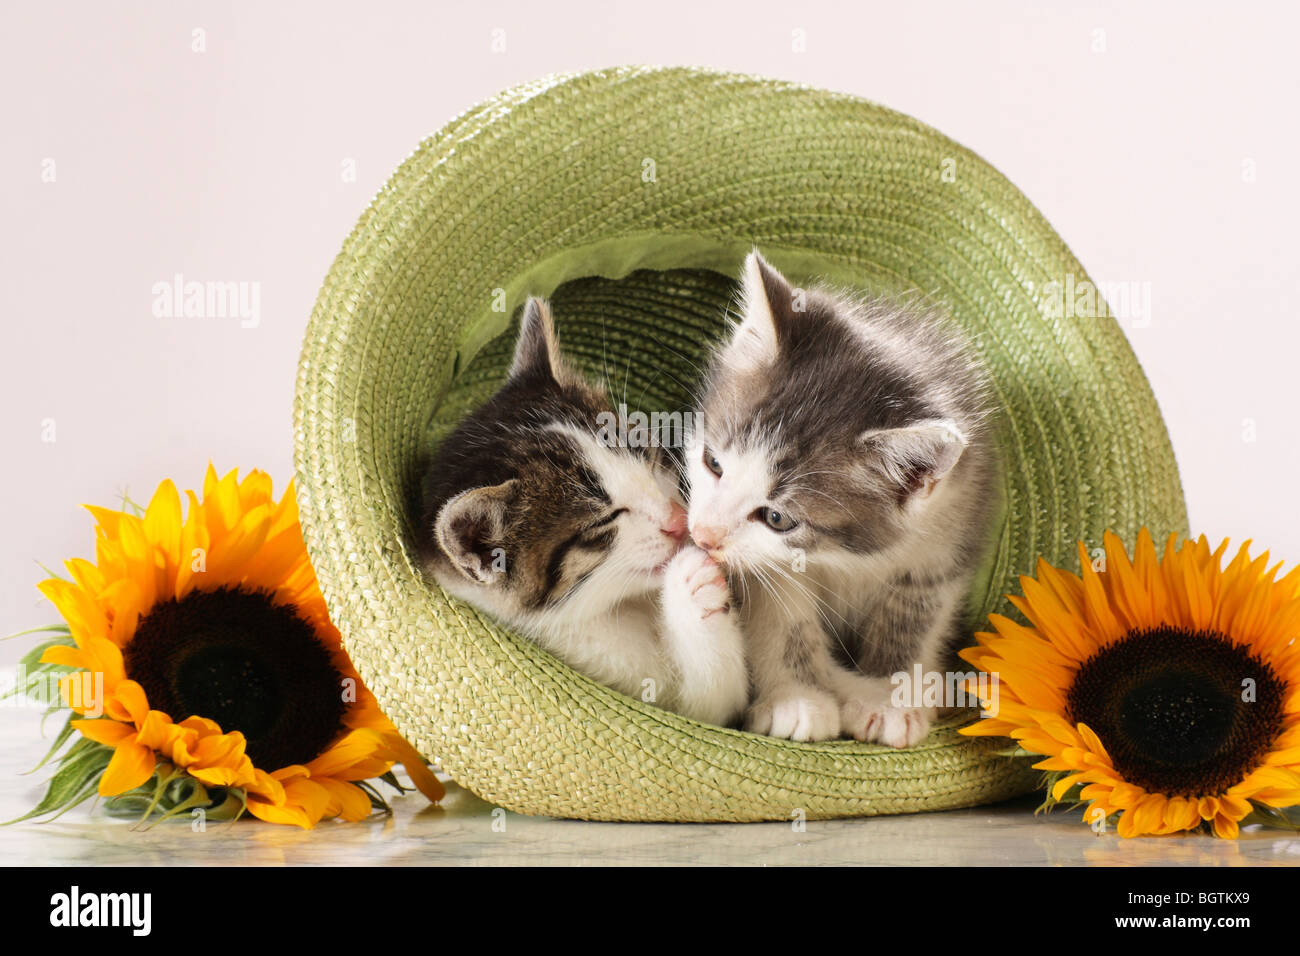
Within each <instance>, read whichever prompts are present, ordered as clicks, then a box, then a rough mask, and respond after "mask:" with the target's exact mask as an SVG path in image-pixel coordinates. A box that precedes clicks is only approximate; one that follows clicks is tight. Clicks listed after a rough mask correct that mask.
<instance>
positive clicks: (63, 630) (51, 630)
mask: <svg viewBox="0 0 1300 956" xmlns="http://www.w3.org/2000/svg"><path fill="white" fill-rule="evenodd" d="M28 634H66V635H68V640H67V641H65V642H64V643H66V644H74V643H75V642H74V641H73V640H72V631H71V629H70V628H69V627H68V625H66V624H47V625H45V626H44V627H29V628H27V629H26V630H24V631H15V632H14V633H12V634H6V635H5V636H4V637H0V641H12V640H13V639H14V638H15V637H26V636H27V635H28Z"/></svg>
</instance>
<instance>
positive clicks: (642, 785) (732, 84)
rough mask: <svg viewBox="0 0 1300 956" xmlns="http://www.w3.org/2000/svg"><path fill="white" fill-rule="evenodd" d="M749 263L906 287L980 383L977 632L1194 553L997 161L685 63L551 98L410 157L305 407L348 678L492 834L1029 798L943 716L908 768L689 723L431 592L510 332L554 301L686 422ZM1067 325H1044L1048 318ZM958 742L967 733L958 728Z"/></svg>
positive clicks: (1144, 405)
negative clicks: (431, 514)
mask: <svg viewBox="0 0 1300 956" xmlns="http://www.w3.org/2000/svg"><path fill="white" fill-rule="evenodd" d="M755 244H757V245H758V247H759V248H761V249H762V250H763V252H764V253H765V254H766V255H768V256H769V258H770V259H771V261H772V262H773V263H774V264H775V265H776V266H777V267H778V268H780V269H782V270H783V271H785V272H787V274H789V275H790V276H791V277H792V278H794V279H796V280H799V279H803V278H811V277H817V276H820V277H827V278H829V279H831V280H832V281H837V282H840V283H848V284H853V285H857V286H859V287H864V288H869V289H873V290H878V291H886V292H892V291H900V292H901V291H904V290H909V289H911V290H919V291H920V292H921V293H923V294H925V295H927V296H929V297H931V298H932V299H933V300H934V301H936V302H937V303H940V304H941V305H942V306H943V307H944V308H946V309H947V310H948V311H949V312H950V313H951V315H952V316H953V318H954V319H955V321H956V322H957V323H959V324H960V326H961V327H962V328H963V329H964V330H965V332H966V333H967V334H968V335H969V336H970V337H971V338H972V339H973V340H974V342H975V343H976V345H977V347H978V349H979V350H980V352H981V354H982V355H983V357H984V359H985V361H986V362H987V363H988V364H989V366H990V369H991V371H992V374H993V377H994V380H995V384H996V393H997V399H998V401H999V402H1000V404H1001V407H1002V409H1003V412H1004V413H1003V415H1002V421H1001V423H1000V429H1001V432H1000V433H1001V441H1002V445H1003V450H1004V455H1005V459H1006V466H1007V467H1006V479H1005V482H1004V490H1003V500H1002V502H1001V505H1002V508H1003V519H1002V521H1001V522H1000V524H999V527H998V528H997V540H996V543H995V544H994V545H993V547H992V549H991V552H990V558H989V560H988V562H987V564H986V567H985V568H984V573H983V574H982V575H981V576H980V579H979V581H978V582H977V586H976V587H975V589H974V591H973V593H972V598H971V621H972V623H973V622H975V621H976V620H982V619H983V616H984V615H985V614H986V613H987V612H989V611H993V610H1001V611H1007V612H1009V613H1014V612H1013V611H1010V608H1009V605H1008V604H1007V602H1006V601H1005V598H1004V594H1005V592H1008V591H1011V590H1014V589H1015V588H1016V587H1017V586H1018V585H1017V579H1016V575H1017V574H1019V573H1025V572H1029V571H1032V568H1033V564H1034V561H1035V559H1036V558H1037V557H1038V556H1039V555H1040V554H1041V555H1044V556H1046V557H1047V558H1048V559H1049V560H1052V561H1053V562H1056V563H1060V564H1064V565H1072V566H1074V567H1076V568H1077V560H1078V559H1077V557H1076V556H1075V554H1074V547H1075V541H1076V540H1078V539H1082V540H1084V541H1085V542H1088V543H1089V544H1090V546H1091V545H1094V544H1096V545H1099V544H1100V542H1101V535H1102V531H1103V529H1105V528H1113V529H1115V530H1116V531H1117V532H1118V533H1120V534H1121V535H1122V536H1123V537H1124V538H1125V539H1126V540H1128V541H1132V539H1133V538H1134V536H1135V534H1136V532H1137V530H1138V528H1139V527H1141V526H1142V525H1144V524H1145V525H1148V526H1149V527H1150V528H1151V529H1152V531H1153V533H1155V534H1156V536H1157V539H1159V538H1160V537H1161V536H1162V535H1165V534H1167V533H1169V532H1179V533H1186V516H1185V511H1184V505H1183V498H1182V491H1181V487H1180V485H1179V480H1178V473H1177V469H1176V467H1175V463H1174V457H1173V453H1172V450H1171V448H1170V444H1169V439H1168V435H1167V433H1166V431H1165V428H1164V425H1163V423H1162V420H1161V416H1160V411H1159V408H1158V407H1157V405H1156V402H1155V399H1154V397H1153V396H1152V393H1151V390H1150V387H1149V386H1148V384H1147V382H1146V379H1145V378H1144V376H1143V374H1142V371H1141V369H1140V367H1139V366H1138V364H1137V361H1136V359H1135V358H1134V356H1133V354H1132V351H1131V350H1130V348H1129V345H1128V343H1127V341H1126V340H1125V338H1124V335H1123V333H1122V331H1121V330H1120V328H1119V326H1118V324H1117V323H1116V321H1115V320H1114V319H1113V318H1111V317H1109V315H1107V314H1105V305H1104V304H1103V303H1100V301H1099V300H1098V303H1097V306H1096V309H1095V310H1094V311H1100V312H1102V313H1103V314H1101V315H1096V314H1085V315H1076V314H1073V311H1076V310H1071V309H1070V308H1069V303H1067V304H1066V308H1065V309H1062V308H1061V307H1060V305H1061V302H1060V299H1061V295H1060V289H1061V288H1063V287H1064V288H1073V289H1078V288H1080V287H1081V284H1082V283H1086V281H1087V277H1086V275H1085V274H1084V272H1083V269H1082V268H1081V267H1080V266H1079V264H1078V262H1077V261H1076V260H1075V259H1074V257H1073V256H1072V255H1071V254H1070V252H1069V251H1068V250H1067V249H1066V247H1065V245H1064V244H1063V243H1062V242H1061V240H1060V239H1059V238H1058V237H1057V236H1056V234H1055V233H1054V232H1053V231H1052V230H1051V228H1050V227H1049V226H1048V225H1047V223H1046V222H1045V221H1044V220H1043V218H1042V216H1041V215H1040V214H1039V213H1038V212H1037V211H1036V210H1035V209H1034V208H1033V206H1032V205H1030V203H1029V201H1028V200H1027V199H1025V197H1024V196H1022V195H1021V194H1020V193H1019V192H1018V191H1017V190H1016V189H1015V188H1014V187H1013V186H1012V185H1011V184H1010V183H1008V182H1007V181H1006V179H1004V178H1003V177H1002V176H1001V175H1000V174H999V173H997V172H996V171H995V170H993V169H992V168H990V167H989V166H988V165H987V164H986V163H984V162H983V161H982V160H980V159H979V158H978V157H976V156H974V155H973V154H972V153H970V152H969V151H967V150H965V149H963V148H962V147H960V146H958V145H957V144H955V143H953V142H952V141H950V140H948V139H947V138H945V137H944V136H942V135H940V134H939V133H937V132H935V131H934V130H932V129H930V128H928V127H926V126H924V125H922V124H921V123H918V122H917V121H915V120H913V119H911V118H909V117H906V116H903V115H900V114H898V113H895V112H892V111H890V110H887V109H884V108H882V107H880V106H876V105H874V104H872V103H869V102H865V101H863V100H860V99H857V98H854V97H850V96H845V95H839V94H832V93H827V92H823V91H819V90H812V89H808V88H805V87H800V86H796V85H792V84H789V83H784V82H776V81H770V80H760V79H755V78H751V77H742V76H734V75H726V74H719V73H713V72H708V71H701V70H688V69H654V68H622V69H613V70H605V71H598V72H591V73H584V74H580V75H571V76H559V77H548V78H546V79H543V80H541V81H538V82H536V83H533V84H530V85H527V86H523V87H519V88H516V89H512V90H509V91H507V92H505V93H502V94H500V95H499V96H497V97H495V98H493V99H491V100H489V101H487V102H485V103H482V104H481V105H479V106H477V107H475V108H474V109H472V110H470V111H469V112H467V113H465V114H463V115H462V116H460V117H458V118H457V119H455V120H453V121H452V122H450V123H449V124H447V125H446V126H445V127H444V128H443V129H441V130H440V131H439V132H437V133H435V134H434V135H432V136H431V137H429V138H428V139H427V140H425V141H424V142H423V143H422V144H421V145H420V146H419V148H418V149H417V150H416V151H415V153H413V154H412V155H411V156H410V157H409V158H408V159H407V160H406V162H404V163H403V164H402V166H401V168H400V169H398V171H397V172H396V173H395V174H394V176H393V177H392V179H391V180H390V181H389V182H388V184H387V185H386V186H385V187H384V189H383V190H382V191H381V192H380V193H379V195H378V196H377V197H376V198H375V199H374V201H373V202H372V203H371V205H370V206H369V208H368V209H367V210H366V212H365V213H364V215H363V216H362V217H361V219H360V221H359V222H358V223H357V226H356V228H355V229H354V230H353V232H352V234H351V235H350V236H349V237H348V239H347V242H346V244H345V245H344V248H343V251H342V252H341V253H340V255H339V257H338V259H337V260H336V261H335V263H334V265H333V267H332V269H331V270H330V273H329V276H328V278H327V279H326V281H325V284H324V287H323V289H322V290H321V293H320V297H319V299H318V301H317V303H316V307H315V310H314V312H313V314H312V319H311V323H310V326H309V328H308V330H307V334H306V340H305V344H304V347H303V352H302V359H301V364H300V368H299V375H298V383H297V397H296V402H295V421H294V425H295V445H296V468H297V480H298V496H299V504H300V507H301V515H302V525H303V531H304V534H305V537H306V541H307V547H308V549H309V551H310V553H311V557H312V560H313V562H314V564H315V568H316V572H317V574H318V576H319V578H320V582H321V586H322V589H323V590H324V594H325V597H326V600H327V601H328V603H329V608H330V612H331V614H332V615H333V617H334V620H335V622H336V623H337V624H338V626H339V628H340V630H341V631H342V633H343V635H344V638H345V640H346V643H347V648H348V650H349V652H350V653H351V655H352V657H353V659H354V661H355V662H356V665H357V668H358V670H359V671H360V672H361V674H362V676H363V677H364V679H365V680H366V682H367V683H368V685H369V686H370V687H371V688H372V689H373V691H374V692H375V694H376V695H377V696H378V698H379V701H380V703H381V704H382V705H383V707H384V709H385V711H386V712H387V713H388V715H389V716H390V717H391V718H392V719H393V721H394V722H395V723H396V724H397V726H398V727H399V728H400V729H401V730H402V732H403V733H404V734H406V736H407V737H408V739H409V740H410V741H411V742H412V743H413V744H414V745H415V746H416V747H418V748H419V749H420V750H421V751H422V752H423V753H424V754H426V755H427V756H428V757H430V758H431V759H433V760H434V761H436V762H437V763H438V764H439V765H440V766H442V767H443V768H444V769H445V770H446V771H447V772H448V773H450V774H451V775H452V776H453V777H454V778H455V779H456V780H457V781H458V782H459V783H461V784H462V785H464V786H466V787H468V788H469V789H471V790H473V791H474V792H475V793H477V794H478V795H479V796H481V797H482V798H484V799H485V800H488V801H491V802H493V803H495V804H497V805H499V806H502V807H505V808H507V809H509V810H512V811H517V812H521V813H533V814H549V815H554V816H561V817H576V818H585V819H601V820H683V821H685V820H790V819H791V818H792V816H798V814H800V813H802V814H803V815H804V816H805V817H806V818H807V819H817V818H826V817H834V816H849V815H872V814H883V813H901V812H910V811H919V810H934V809H946V808H953V807H961V806H971V805H975V804H979V803H984V802H991V801H994V800H999V799H1003V798H1006V797H1009V796H1013V795H1016V794H1020V793H1024V792H1026V791H1027V790H1028V789H1030V788H1031V787H1032V786H1033V785H1034V784H1035V783H1036V776H1037V775H1036V774H1035V773H1033V772H1032V771H1030V770H1029V769H1028V767H1027V764H1026V763H1025V762H1023V761H1020V760H1010V759H1007V758H1005V757H1001V756H997V755H996V754H994V753H993V750H994V749H997V745H996V744H992V743H990V742H989V741H987V740H978V739H973V740H972V739H967V738H963V737H960V736H959V735H957V733H956V732H955V728H956V726H958V725H959V724H960V723H961V722H962V720H958V719H950V720H946V721H943V722H941V723H940V724H939V725H938V726H937V727H936V728H935V730H934V732H933V733H932V734H931V735H930V737H929V738H928V739H927V740H926V741H925V742H924V743H922V744H921V745H920V746H917V747H915V748H912V749H910V750H905V751H894V750H890V749H888V748H881V747H876V746H868V745H864V744H859V743H856V742H853V741H834V742H826V743H817V744H801V743H792V742H789V741H779V740H773V739H769V738H766V737H759V736H755V735H752V734H745V733H741V732H739V731H734V730H727V729H722V728H718V727H711V726H706V725H703V724H700V723H697V722H694V721H691V720H688V719H686V718H683V717H679V716H676V715H674V714H669V713H666V712H663V711H660V710H658V709H657V708H655V707H653V706H651V705H649V704H645V703H642V702H640V701H637V700H632V699H629V698H627V697H625V696H623V695H621V694H618V693H616V692H613V691H610V690H608V689H606V688H604V687H601V686H599V685H597V684H595V683H594V682H592V681H590V680H588V679H586V678H584V677H583V676H581V675H579V674H577V673H575V672H574V671H572V670H571V669H570V668H568V667H566V666H565V665H563V664H561V663H560V662H559V661H557V660H556V659H554V658H553V657H551V656H550V655H548V654H546V653H545V652H543V651H541V650H540V649H538V648H537V647H535V646H533V645H532V644H530V643H528V642H526V641H524V640H522V639H520V638H518V637H516V636H515V635H513V634H511V633H510V632H509V631H507V630H505V629H503V628H501V627H499V626H497V625H496V624H494V623H493V622H492V621H491V620H490V619H488V618H487V617H486V616H485V615H481V614H479V613H477V612H476V611H475V610H474V609H473V608H471V607H468V606H466V605H464V604H462V603H459V602H457V601H454V600H451V599H449V598H448V597H446V596H445V595H444V594H443V593H442V592H441V591H440V590H439V589H438V588H437V587H436V586H433V585H430V584H428V583H426V582H425V581H424V580H423V578H422V576H421V574H420V571H419V568H418V566H417V565H416V563H415V558H414V553H415V552H414V548H413V546H412V541H413V536H412V523H411V522H412V517H413V515H414V514H415V513H417V512H415V511H414V510H413V509H414V507H415V503H416V501H417V498H418V486H419V478H420V475H419V469H420V461H421V458H422V455H423V454H424V453H425V452H427V450H428V448H429V447H430V444H431V443H432V442H434V441H436V440H437V438H438V437H439V436H440V435H441V434H442V433H444V432H445V430H446V428H447V427H449V425H450V424H452V423H454V422H455V421H456V419H457V417H458V416H459V415H461V414H463V413H464V412H465V411H466V410H467V409H469V408H471V407H473V405H474V404H475V403H476V402H479V401H481V400H482V399H483V398H485V397H486V396H487V395H488V394H489V393H490V392H491V391H492V389H493V388H494V387H495V386H496V385H498V384H499V383H500V381H501V380H502V376H503V374H504V371H505V368H506V364H507V360H508V356H509V354H510V348H511V344H512V342H511V336H512V333H511V329H510V322H511V316H512V315H514V314H516V313H517V310H518V307H519V306H520V305H521V304H522V303H523V301H524V299H525V297H526V296H528V295H530V294H538V295H548V296H551V297H552V299H553V302H554V307H555V315H556V320H557V324H558V328H559V332H560V337H561V340H562V342H563V344H564V346H565V348H566V350H567V351H569V352H571V353H572V354H574V355H575V356H577V357H578V359H579V361H580V364H582V365H583V366H584V368H585V369H586V370H587V371H588V372H591V373H593V374H605V373H608V378H609V380H611V382H612V387H613V388H614V391H615V394H616V396H617V395H619V394H621V395H624V396H626V397H627V399H628V402H629V404H630V405H633V406H634V407H641V408H645V409H647V410H649V409H672V408H677V407H681V405H682V403H684V402H685V401H686V395H687V387H688V386H689V384H690V380H691V377H692V369H693V367H694V365H695V364H696V363H698V362H699V361H700V356H701V354H702V352H703V349H704V348H705V346H706V345H707V343H708V342H709V340H710V338H711V337H713V336H715V335H717V334H718V333H719V331H720V329H721V317H722V313H723V309H724V307H725V306H726V305H727V303H728V300H729V298H730V297H731V295H732V294H733V293H734V285H733V282H732V277H733V276H735V275H737V273H738V271H739V266H740V263H741V260H742V258H743V256H744V254H745V253H746V252H747V251H748V250H749V249H750V248H751V247H752V246H753V245H755ZM1063 313H1064V314H1063ZM963 719H970V718H969V717H967V718H963Z"/></svg>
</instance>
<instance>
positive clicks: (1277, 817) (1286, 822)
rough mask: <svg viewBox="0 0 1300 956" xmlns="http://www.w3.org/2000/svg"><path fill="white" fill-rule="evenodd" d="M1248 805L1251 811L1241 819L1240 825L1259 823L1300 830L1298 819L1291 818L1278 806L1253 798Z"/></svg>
mask: <svg viewBox="0 0 1300 956" xmlns="http://www.w3.org/2000/svg"><path fill="white" fill-rule="evenodd" d="M1250 805H1251V807H1252V808H1253V809H1252V812H1251V813H1250V815H1249V816H1247V817H1246V818H1245V819H1244V820H1242V821H1241V825H1242V826H1248V825H1249V824H1252V823H1260V824H1263V825H1264V826H1266V827H1277V828H1278V829H1282V830H1295V831H1300V820H1295V819H1293V818H1292V816H1291V815H1290V814H1289V813H1287V812H1286V811H1285V810H1283V809H1281V808H1280V807H1270V806H1268V804H1265V803H1257V802H1255V801H1254V800H1252V801H1251V802H1250Z"/></svg>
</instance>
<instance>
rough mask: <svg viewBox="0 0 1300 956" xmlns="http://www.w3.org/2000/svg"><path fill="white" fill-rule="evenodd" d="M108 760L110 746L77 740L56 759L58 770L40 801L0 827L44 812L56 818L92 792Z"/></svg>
mask: <svg viewBox="0 0 1300 956" xmlns="http://www.w3.org/2000/svg"><path fill="white" fill-rule="evenodd" d="M83 744H84V745H85V746H82V745H83ZM112 759H113V748H112V747H108V746H105V745H104V744H98V743H95V742H94V741H93V740H86V739H85V738H84V737H83V738H81V739H80V740H78V741H77V743H76V744H74V745H73V746H72V747H71V748H69V750H68V752H67V753H65V754H64V755H63V756H62V757H61V758H60V760H59V769H58V770H56V771H55V773H54V776H53V777H51V778H50V782H49V786H48V787H47V789H46V791H45V796H44V797H42V798H41V801H40V802H39V803H38V804H36V806H35V807H34V808H33V809H31V810H29V811H28V812H27V813H25V814H23V815H22V816H21V817H17V818H15V819H13V820H8V821H6V822H5V823H4V824H3V825H4V826H8V825H9V824H10V823H19V822H21V821H23V820H30V819H31V818H33V817H40V816H45V815H46V814H48V813H53V814H54V816H53V817H51V818H50V819H51V820H53V819H56V818H57V817H58V816H59V815H60V814H62V813H63V812H65V811H67V810H70V809H72V808H73V807H74V806H76V805H77V804H79V803H81V802H82V801H83V800H85V799H86V798H87V797H89V796H90V795H91V793H93V792H94V790H95V788H96V787H97V785H98V783H99V778H100V777H101V776H103V773H104V771H105V770H107V769H108V762H109V761H110V760H112ZM88 791H89V792H88ZM46 822H49V821H46Z"/></svg>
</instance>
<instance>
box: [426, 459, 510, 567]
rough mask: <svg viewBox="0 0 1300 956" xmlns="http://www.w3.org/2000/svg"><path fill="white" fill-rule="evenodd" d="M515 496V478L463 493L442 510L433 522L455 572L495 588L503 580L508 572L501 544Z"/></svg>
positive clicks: (440, 542)
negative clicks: (503, 559) (503, 575)
mask: <svg viewBox="0 0 1300 956" xmlns="http://www.w3.org/2000/svg"><path fill="white" fill-rule="evenodd" d="M514 492H515V479H513V478H511V479H510V480H509V481H505V482H502V483H501V484H499V485H488V486H485V487H483V488H471V489H470V490H469V491H462V492H461V493H460V494H458V495H457V496H456V497H454V498H452V499H451V500H450V501H448V502H447V503H446V504H445V505H443V506H442V509H441V510H440V511H439V512H438V517H437V518H436V519H435V520H434V532H435V534H436V535H437V538H438V544H439V545H440V546H441V547H442V550H443V552H444V553H445V554H446V555H447V557H448V558H450V559H451V563H452V565H454V566H455V568H456V570H458V571H459V572H460V573H461V574H463V575H465V577H467V578H469V579H470V580H471V581H476V582H478V583H479V584H495V583H496V582H497V581H499V580H500V579H501V574H502V572H503V571H504V570H505V566H504V564H503V563H502V561H501V558H502V557H503V556H504V552H503V551H501V544H502V538H503V537H504V533H505V525H506V512H507V510H508V509H509V507H510V502H511V499H512V498H513V497H514Z"/></svg>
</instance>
